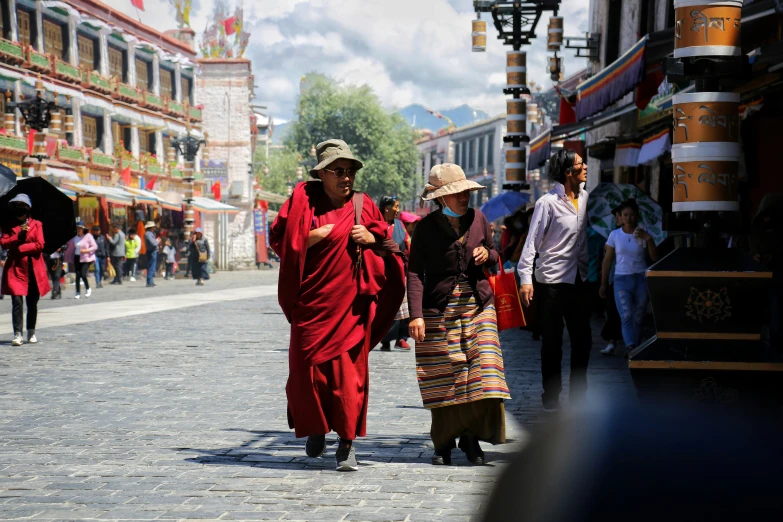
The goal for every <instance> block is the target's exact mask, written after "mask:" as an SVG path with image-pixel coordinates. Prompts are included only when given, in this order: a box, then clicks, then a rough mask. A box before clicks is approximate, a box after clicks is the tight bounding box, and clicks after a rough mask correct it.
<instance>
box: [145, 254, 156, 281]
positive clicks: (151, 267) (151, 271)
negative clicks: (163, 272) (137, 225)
mask: <svg viewBox="0 0 783 522" xmlns="http://www.w3.org/2000/svg"><path fill="white" fill-rule="evenodd" d="M157 268H158V252H157V251H154V250H153V251H152V252H151V253H147V286H152V285H153V284H155V280H154V279H153V278H154V277H155V270H157Z"/></svg>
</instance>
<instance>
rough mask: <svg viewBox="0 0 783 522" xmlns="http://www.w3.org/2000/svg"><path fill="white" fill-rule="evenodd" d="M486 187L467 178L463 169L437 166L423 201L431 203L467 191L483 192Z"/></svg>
mask: <svg viewBox="0 0 783 522" xmlns="http://www.w3.org/2000/svg"><path fill="white" fill-rule="evenodd" d="M483 188H486V187H484V186H483V185H479V184H478V183H476V182H475V181H470V180H469V179H467V178H466V177H465V172H463V170H462V167H460V166H459V165H455V164H453V163H443V164H441V165H435V166H434V167H432V170H431V171H430V180H429V183H427V185H426V186H425V187H424V192H423V193H422V195H421V199H423V200H424V201H430V200H433V199H435V198H439V197H441V196H448V195H449V194H459V193H460V192H465V191H466V190H481V189H483Z"/></svg>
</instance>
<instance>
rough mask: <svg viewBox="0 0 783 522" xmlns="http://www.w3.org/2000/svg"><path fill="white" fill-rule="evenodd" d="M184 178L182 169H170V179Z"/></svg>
mask: <svg viewBox="0 0 783 522" xmlns="http://www.w3.org/2000/svg"><path fill="white" fill-rule="evenodd" d="M183 176H184V172H182V169H180V168H178V167H171V177H172V178H181V177H183Z"/></svg>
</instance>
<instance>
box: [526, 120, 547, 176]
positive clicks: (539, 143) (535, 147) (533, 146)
mask: <svg viewBox="0 0 783 522" xmlns="http://www.w3.org/2000/svg"><path fill="white" fill-rule="evenodd" d="M551 150H552V131H551V130H548V131H546V132H545V133H543V134H541V135H540V136H536V137H535V138H533V139H532V140H530V157H529V158H528V161H527V169H528V170H535V169H537V168H538V167H541V166H543V165H545V164H546V160H548V159H549V153H550V151H551Z"/></svg>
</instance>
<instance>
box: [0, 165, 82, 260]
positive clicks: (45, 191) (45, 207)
mask: <svg viewBox="0 0 783 522" xmlns="http://www.w3.org/2000/svg"><path fill="white" fill-rule="evenodd" d="M17 194H27V195H28V196H29V197H30V202H31V203H32V204H33V209H32V211H31V212H30V217H31V218H33V219H37V220H38V221H40V222H41V223H43V230H44V253H45V254H51V253H52V252H54V251H55V250H57V249H58V248H60V247H61V246H63V245H64V244H66V243H67V242H68V241H70V240H71V238H73V236H75V235H76V215H75V213H74V211H73V201H71V198H69V197H68V196H66V195H65V194H63V193H62V192H60V189H58V188H57V187H55V186H54V185H52V184H51V183H49V182H48V181H46V179H44V178H40V177H33V178H19V181H18V182H17V183H16V186H15V187H14V188H12V189H11V190H10V191H9V192H8V193H7V194H6V195H4V196H3V197H0V223H9V222H10V221H11V220H12V219H14V217H13V216H12V215H11V213H10V212H9V211H8V202H9V201H11V199H13V198H14V196H16V195H17Z"/></svg>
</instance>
